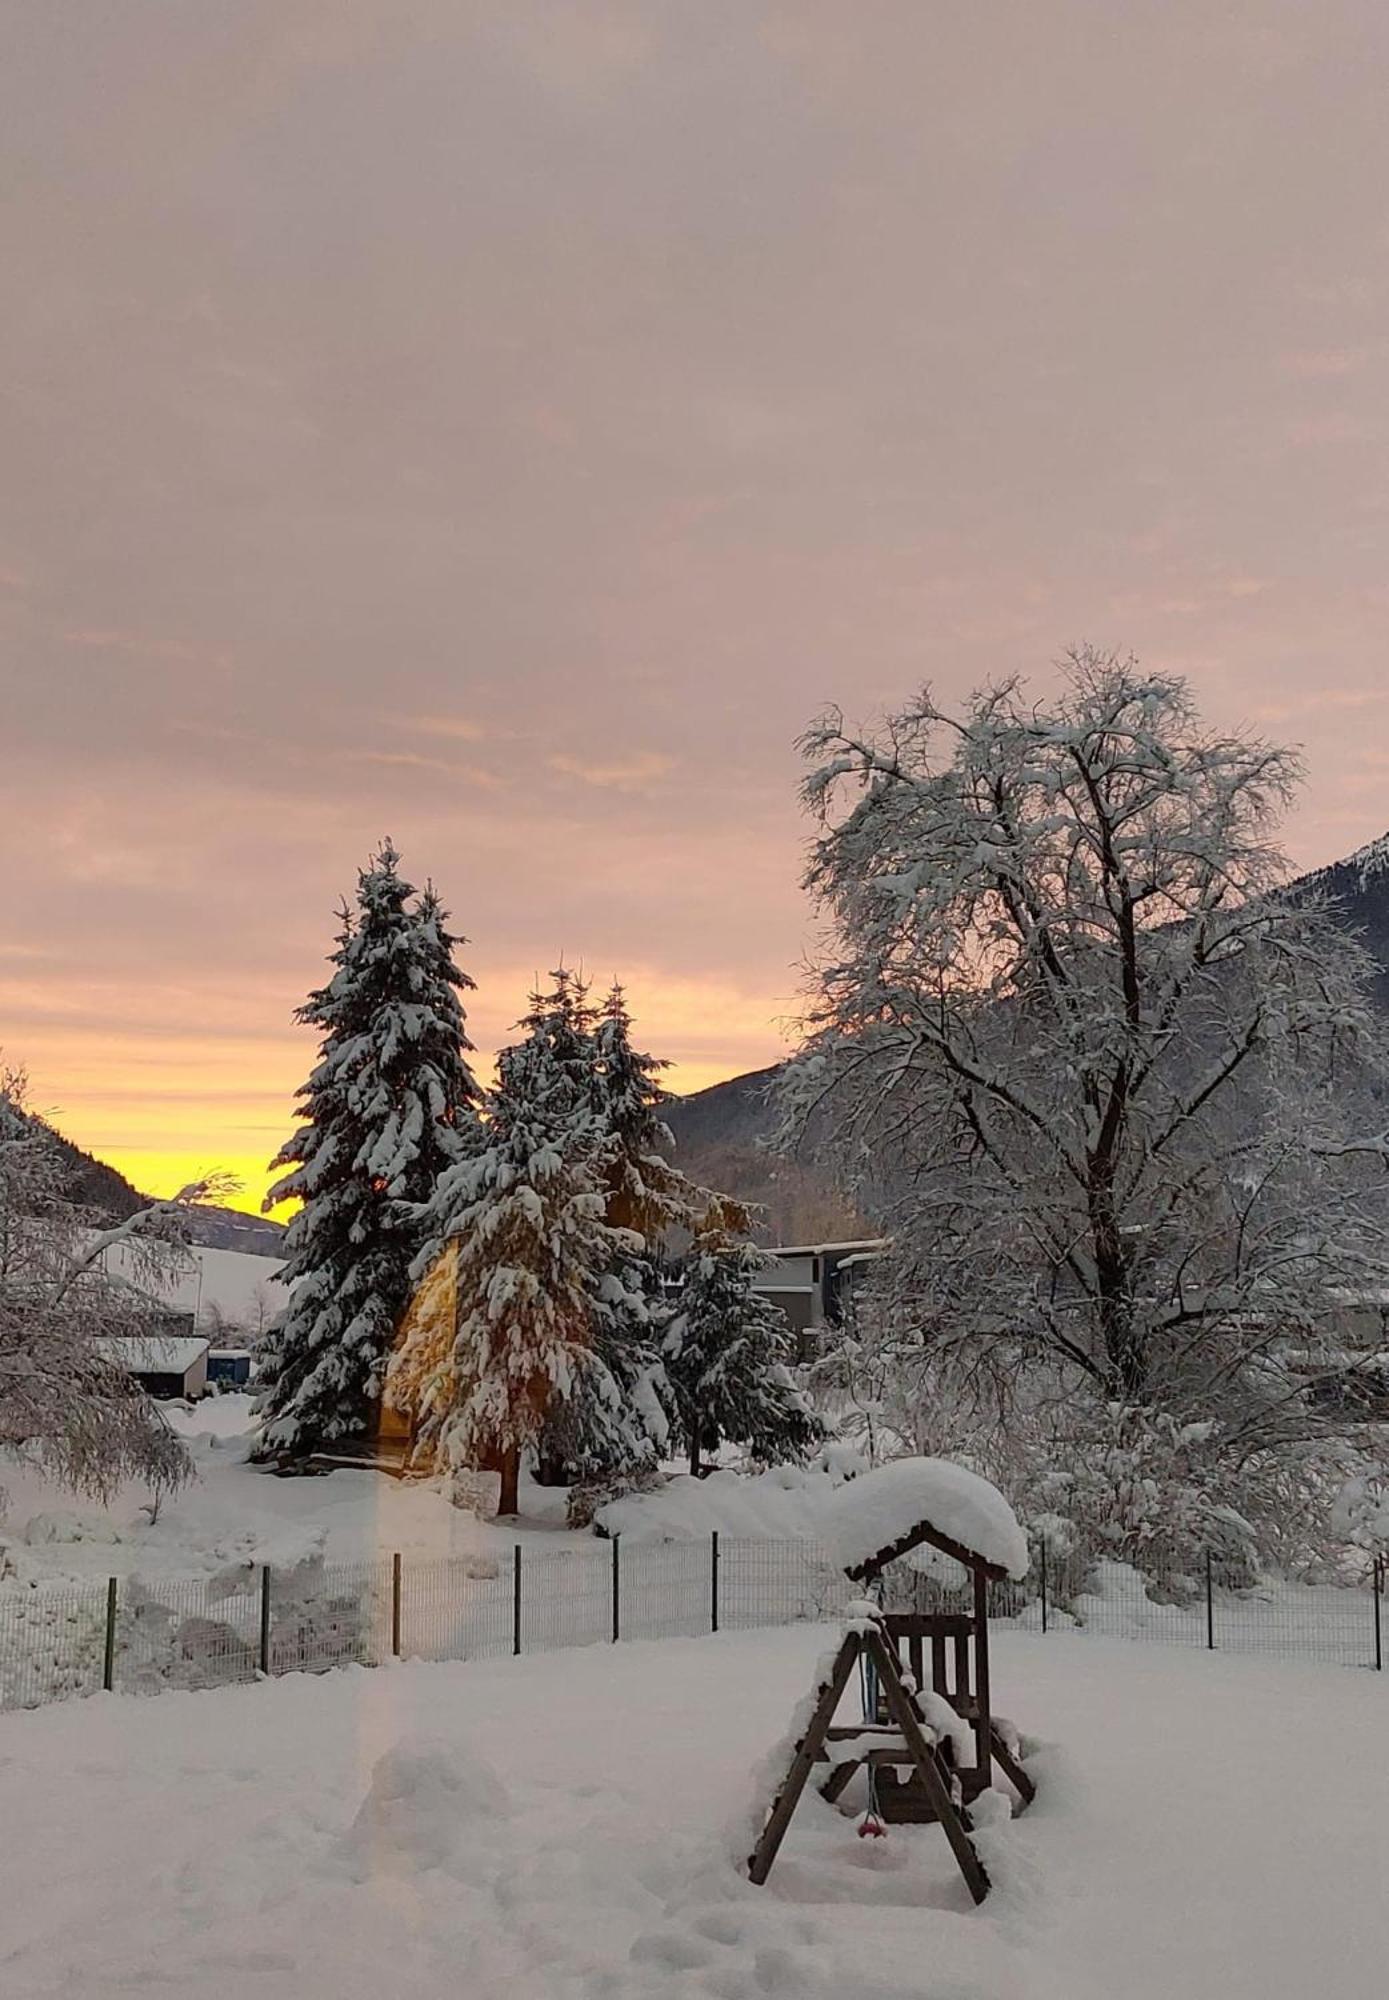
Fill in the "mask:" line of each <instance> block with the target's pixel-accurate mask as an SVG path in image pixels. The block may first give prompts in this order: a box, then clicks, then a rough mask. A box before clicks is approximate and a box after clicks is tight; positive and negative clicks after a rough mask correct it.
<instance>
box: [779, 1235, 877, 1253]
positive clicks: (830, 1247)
mask: <svg viewBox="0 0 1389 2000" xmlns="http://www.w3.org/2000/svg"><path fill="white" fill-rule="evenodd" d="M891 1240H892V1239H891V1238H890V1237H887V1236H860V1237H858V1238H857V1239H856V1240H855V1241H854V1242H851V1243H768V1244H767V1245H765V1249H766V1253H767V1255H768V1256H769V1257H838V1256H840V1255H843V1254H845V1253H849V1252H853V1251H855V1250H858V1251H865V1250H866V1251H874V1250H886V1249H887V1247H888V1244H889V1243H890V1242H891Z"/></svg>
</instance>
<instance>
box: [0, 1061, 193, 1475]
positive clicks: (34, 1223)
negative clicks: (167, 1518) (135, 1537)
mask: <svg viewBox="0 0 1389 2000" xmlns="http://www.w3.org/2000/svg"><path fill="white" fill-rule="evenodd" d="M71 1183H72V1166H71V1163H70V1161H69V1160H68V1159H67V1158H66V1157H65V1156H64V1153H63V1150H62V1147H61V1144H60V1142H59V1140H58V1138H57V1135H56V1134H55V1133H54V1132H53V1130H52V1128H51V1127H50V1126H48V1125H46V1124H45V1123H44V1121H43V1120H42V1119H41V1118H39V1117H38V1116H37V1115H36V1114H35V1113H34V1112H33V1111H31V1110H30V1109H29V1107H28V1103H27V1091H26V1084H25V1079H24V1076H23V1073H22V1072H21V1071H18V1070H14V1069H3V1068H0V1456H2V1455H9V1456H11V1457H13V1458H15V1459H16V1460H18V1461H19V1462H21V1463H31V1464H35V1465H37V1466H39V1467H40V1468H41V1469H42V1470H43V1471H44V1472H45V1473H47V1474H48V1476H49V1477H50V1478H52V1479H56V1480H58V1481H59V1482H61V1483H62V1484H63V1485H66V1486H69V1487H72V1488H74V1489H75V1490H77V1491H79V1492H83V1493H88V1494H91V1495H92V1496H94V1497H95V1498H97V1499H106V1498H109V1497H110V1495H111V1494H112V1493H113V1492H114V1491H115V1489H116V1488H117V1487H118V1486H119V1485H120V1484H121V1482H122V1481H123V1480H127V1479H138V1480H143V1481H145V1482H147V1483H148V1485H149V1486H151V1487H152V1488H153V1489H154V1491H155V1492H156V1493H158V1492H160V1491H163V1490H167V1489H169V1488H172V1487H176V1486H178V1485H179V1484H180V1483H181V1482H182V1481H183V1480H184V1479H186V1478H187V1477H188V1476H189V1474H190V1472H191V1469H192V1468H191V1465H190V1462H189V1459H188V1454H187V1452H186V1451H185V1449H184V1447H183V1445H182V1443H181V1442H180V1441H179V1439H178V1438H177V1437H175V1436H174V1434H173V1432H172V1431H171V1430H170V1429H169V1427H168V1425H167V1424H166V1423H165V1421H164V1418H163V1416H162V1415H161V1413H160V1411H159V1409H158V1407H157V1406H156V1405H155V1404H154V1403H152V1402H151V1401H150V1399H149V1397H148V1396H147V1395H146V1394H145V1392H144V1390H143V1389H142V1388H141V1386H140V1384H139V1382H138V1381H137V1380H136V1378H135V1377H134V1375H132V1374H131V1373H130V1371H129V1369H127V1368H126V1367H125V1366H124V1365H123V1364H122V1363H121V1362H120V1360H119V1359H118V1358H116V1357H115V1355H114V1354H113V1351H112V1349H111V1347H110V1345H109V1344H108V1343H110V1342H111V1341H112V1340H113V1339H116V1338H119V1337H121V1336H131V1335H138V1336H143V1337H148V1336H150V1335H151V1334H154V1333H157V1332H159V1331H160V1330H161V1327H162V1324H163V1322H162V1318H161V1314H160V1309H159V1306H158V1303H157V1299H156V1298H155V1297H154V1296H153V1295H152V1293H153V1291H154V1290H156V1289H157V1288H158V1287H159V1285H160V1284H161V1283H162V1282H163V1281H164V1280H165V1279H166V1277H168V1276H169V1275H170V1274H171V1272H172V1270H173V1268H174V1265H175V1263H176V1261H177V1259H178V1257H179V1254H180V1245H181V1243H182V1240H183V1238H182V1225H181V1220H180V1211H181V1210H182V1208H183V1207H184V1206H185V1205H186V1204H188V1203H189V1202H193V1201H200V1200H203V1199H205V1198H206V1197H207V1196H208V1194H209V1193H215V1192H217V1190H216V1189H215V1188H214V1187H213V1185H212V1184H211V1183H209V1182H202V1183H200V1184H198V1185H197V1186H195V1187H189V1188H185V1189H184V1190H183V1192H182V1193H181V1194H180V1195H179V1196H178V1197H177V1199H176V1200H174V1201H165V1202H155V1203H152V1204H151V1205H150V1206H149V1207H148V1208H145V1209H142V1210H140V1211H139V1212H138V1213H136V1214H134V1215H131V1216H129V1217H127V1218H126V1219H125V1220H124V1221H122V1222H120V1223H117V1224H115V1225H112V1224H111V1222H110V1220H109V1217H107V1216H105V1215H103V1214H102V1213H101V1212H100V1211H98V1210H96V1209H94V1208H92V1207H91V1206H90V1205H89V1204H86V1203H84V1202H81V1201H78V1200H74V1198H73V1196H72V1192H71ZM112 1254H115V1255H117V1256H118V1257H119V1259H120V1263H121V1265H122V1267H123V1268H122V1270H121V1272H119V1273H113V1272H111V1271H109V1270H108V1268H107V1264H108V1258H109V1257H110V1256H111V1255H112ZM0 1500H3V1494H0Z"/></svg>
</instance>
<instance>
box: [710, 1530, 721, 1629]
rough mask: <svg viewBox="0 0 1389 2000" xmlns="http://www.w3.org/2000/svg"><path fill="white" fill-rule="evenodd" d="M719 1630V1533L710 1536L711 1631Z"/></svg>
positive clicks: (712, 1533)
mask: <svg viewBox="0 0 1389 2000" xmlns="http://www.w3.org/2000/svg"><path fill="white" fill-rule="evenodd" d="M718 1629H719V1531H718V1529H717V1528H713V1529H711V1530H710V1534H709V1630H710V1631H711V1632H717V1631H718Z"/></svg>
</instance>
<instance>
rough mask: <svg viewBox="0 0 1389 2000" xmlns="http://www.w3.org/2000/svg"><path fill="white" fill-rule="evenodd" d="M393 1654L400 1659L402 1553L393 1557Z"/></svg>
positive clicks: (397, 1553)
mask: <svg viewBox="0 0 1389 2000" xmlns="http://www.w3.org/2000/svg"><path fill="white" fill-rule="evenodd" d="M391 1654H392V1657H393V1658H395V1659H397V1660H398V1659H399V1658H400V1552H399V1550H397V1552H396V1553H395V1555H393V1556H392V1557H391Z"/></svg>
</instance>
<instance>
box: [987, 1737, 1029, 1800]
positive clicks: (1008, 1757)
mask: <svg viewBox="0 0 1389 2000" xmlns="http://www.w3.org/2000/svg"><path fill="white" fill-rule="evenodd" d="M989 1748H990V1750H991V1751H992V1752H993V1760H994V1762H995V1764H997V1766H998V1768H999V1770H1000V1771H1002V1773H1003V1775H1004V1777H1005V1778H1007V1779H1008V1781H1009V1782H1010V1784H1012V1785H1013V1787H1014V1788H1015V1790H1016V1791H1017V1793H1018V1795H1019V1797H1020V1798H1021V1800H1022V1804H1021V1805H1020V1806H1019V1807H1018V1813H1019V1816H1021V1815H1022V1814H1023V1813H1025V1812H1026V1811H1027V1808H1028V1807H1029V1806H1030V1805H1031V1803H1032V1801H1033V1800H1034V1799H1035V1798H1036V1796H1037V1786H1036V1782H1035V1780H1034V1779H1033V1778H1032V1777H1031V1776H1030V1775H1029V1774H1028V1772H1027V1771H1025V1770H1024V1769H1023V1767H1022V1765H1021V1764H1020V1763H1019V1762H1018V1760H1017V1758H1016V1757H1015V1756H1014V1755H1013V1753H1012V1751H1011V1750H1010V1749H1009V1748H1008V1745H1007V1744H1006V1743H1005V1742H1004V1740H1003V1738H1002V1737H1001V1736H1000V1735H999V1733H998V1730H997V1729H996V1728H995V1729H991V1730H990V1732H989Z"/></svg>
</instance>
